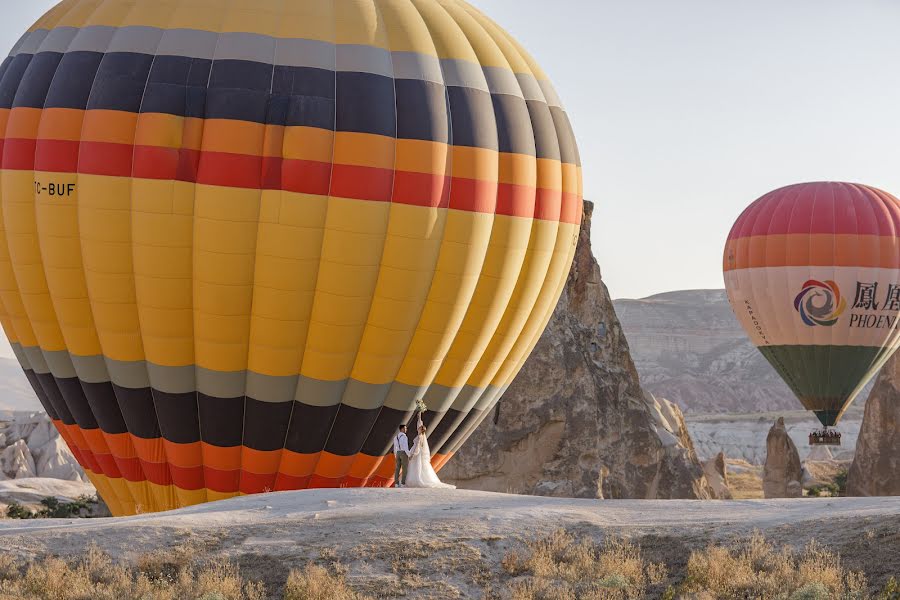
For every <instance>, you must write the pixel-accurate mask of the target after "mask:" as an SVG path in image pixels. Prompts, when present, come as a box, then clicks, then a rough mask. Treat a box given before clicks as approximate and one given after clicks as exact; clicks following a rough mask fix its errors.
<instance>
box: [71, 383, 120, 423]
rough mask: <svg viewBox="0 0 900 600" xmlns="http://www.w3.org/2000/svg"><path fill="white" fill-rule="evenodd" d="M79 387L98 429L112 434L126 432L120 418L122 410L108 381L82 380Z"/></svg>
mask: <svg viewBox="0 0 900 600" xmlns="http://www.w3.org/2000/svg"><path fill="white" fill-rule="evenodd" d="M81 389H82V390H84V396H85V398H87V401H88V405H89V406H90V409H91V413H92V414H93V415H94V419H95V420H96V421H97V425H98V426H99V427H100V429H102V430H103V431H104V432H105V433H112V434H119V433H127V432H128V427H126V426H125V419H123V418H122V411H121V410H120V409H119V401H118V400H117V399H116V393H115V391H113V386H112V384H111V383H110V382H108V381H106V382H102V383H87V382H84V381H82V382H81Z"/></svg>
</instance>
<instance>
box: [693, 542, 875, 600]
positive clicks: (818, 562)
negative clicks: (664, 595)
mask: <svg viewBox="0 0 900 600" xmlns="http://www.w3.org/2000/svg"><path fill="white" fill-rule="evenodd" d="M866 587H867V585H866V579H865V577H864V576H863V575H862V574H861V573H858V572H855V571H848V570H846V569H844V568H843V566H842V565H841V561H840V558H839V557H838V556H837V555H836V554H834V553H832V552H830V551H829V550H826V549H824V548H823V547H821V546H820V545H819V544H817V543H815V542H813V543H810V544H809V545H807V546H806V548H804V549H803V551H802V552H800V553H796V552H794V551H793V550H792V549H790V548H789V547H783V548H781V549H777V548H775V547H774V546H773V545H771V544H770V543H769V542H767V541H766V540H765V538H763V537H762V535H761V534H760V533H758V532H757V533H754V534H753V535H752V536H751V537H750V538H749V539H748V540H747V541H746V542H744V543H742V544H741V545H739V546H737V547H735V548H724V547H720V546H709V547H708V548H707V549H706V550H703V551H695V552H692V553H691V556H690V558H689V559H688V564H687V577H686V579H685V581H684V582H683V584H682V586H681V588H682V589H681V591H684V592H694V593H699V592H709V593H712V594H713V595H714V596H715V597H717V598H776V597H786V598H789V599H790V600H816V599H818V598H822V599H830V598H864V597H865V594H866Z"/></svg>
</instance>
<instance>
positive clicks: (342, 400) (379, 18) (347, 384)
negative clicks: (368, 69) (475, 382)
mask: <svg viewBox="0 0 900 600" xmlns="http://www.w3.org/2000/svg"><path fill="white" fill-rule="evenodd" d="M369 1H370V2H371V3H372V8H373V10H374V12H375V14H376V15H377V16H376V17H375V18H376V22H379V23H382V24H384V26H385V27H387V24H386V23H384V19H383V16H382V15H381V13H380V11H379V9H378V3H377V2H376V1H375V0H369ZM357 10H360V8H359V7H357ZM335 35H337V30H335ZM381 35H383V36H386V35H387V33H386V32H383V33H382V34H381ZM376 36H377V34H376ZM379 37H380V36H379ZM335 41H336V42H337V40H335ZM386 45H387V46H388V48H387V52H388V55H389V56H390V42H389V41H388V43H387V44H386ZM335 47H337V44H336V45H335ZM391 65H392V73H391V89H392V91H393V101H394V107H393V109H394V138H393V140H394V143H393V153H394V157H393V161H392V163H393V169H392V170H391V193H390V196H389V199H388V204H391V203H392V202H393V196H394V190H395V186H396V177H395V176H394V172H395V170H396V167H397V141H396V140H397V108H396V103H397V87H396V83H395V81H394V72H393V62H392V63H391ZM338 69H340V65H339V64H338V63H337V62H336V63H335V72H337V71H338ZM335 77H337V76H335ZM335 99H336V102H338V101H339V100H337V93H335ZM336 107H337V104H336ZM335 131H337V114H335ZM335 135H337V134H336V133H335ZM390 217H391V213H390V208H388V214H387V218H386V219H385V224H384V237H383V238H382V245H381V257H380V258H379V260H378V266H377V269H376V270H377V271H378V275H376V278H375V283H374V284H373V287H372V290H371V294H370V296H369V307H368V310H367V311H366V312H367V316H366V323H365V324H363V326H362V327H361V328H360V334H359V339H358V340H357V342H356V355H355V356H354V358H353V362H352V363H351V364H350V368H349V371H348V373H347V378H346V380H345V382H344V387H343V389H342V391H341V397H340V399H338V402H337V409H336V411H335V414H334V416H333V417H332V419H331V423H330V424H329V426H328V433H327V434H326V435H325V439H324V442H323V445H322V450H321V451H320V452H319V454H318V456H317V457H316V459H315V462H314V464H313V468H312V473H311V475H310V477H311V479H310V481H311V482H312V481H313V480H316V482H317V483H319V482H320V481H321V480H322V479H325V477H324V476H322V475H319V469H320V465H321V464H322V459H323V458H328V457H326V456H325V455H326V454H328V448H329V442H331V441H332V433H333V432H334V428H335V426H336V425H338V421H339V419H340V418H341V409H342V408H344V410H345V411H346V410H347V409H346V408H345V407H346V406H347V405H346V404H345V399H346V398H347V391H348V388H350V387H351V386H352V377H353V375H352V374H353V368H354V366H355V364H356V361H357V359H358V358H359V352H360V350H361V345H362V342H363V339H364V337H365V330H366V329H367V327H368V319H369V316H370V315H371V310H372V305H373V304H374V301H375V294H376V292H377V286H378V277H379V276H380V273H381V269H382V266H383V262H384V251H385V248H386V247H387V237H388V232H389V231H390ZM344 475H346V473H344ZM338 480H339V479H338ZM321 482H322V483H325V482H324V481H321Z"/></svg>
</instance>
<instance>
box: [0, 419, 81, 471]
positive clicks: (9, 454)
mask: <svg viewBox="0 0 900 600" xmlns="http://www.w3.org/2000/svg"><path fill="white" fill-rule="evenodd" d="M29 477H45V478H52V479H66V480H69V481H79V482H83V481H87V478H86V476H85V474H84V471H83V470H82V469H81V467H80V466H79V465H78V463H77V461H76V460H75V457H74V456H73V455H72V452H71V451H70V450H69V448H68V446H66V444H65V442H64V441H63V439H62V438H61V437H60V436H59V432H58V431H56V428H55V427H54V426H53V423H51V422H50V418H49V417H47V415H46V414H44V413H15V414H14V416H12V418H11V420H7V421H0V480H4V479H22V478H29Z"/></svg>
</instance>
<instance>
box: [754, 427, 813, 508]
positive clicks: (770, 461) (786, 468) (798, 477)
mask: <svg viewBox="0 0 900 600" xmlns="http://www.w3.org/2000/svg"><path fill="white" fill-rule="evenodd" d="M802 480H803V467H802V465H801V464H800V454H799V453H798V452H797V446H795V445H794V442H793V440H791V436H789V435H788V433H787V430H786V429H785V426H784V418H783V417H779V418H778V420H777V421H775V424H774V425H772V428H771V429H769V435H768V436H767V437H766V464H765V468H764V469H763V494H764V495H765V497H766V498H799V497H801V496H802V495H803V487H802V485H801V481H802Z"/></svg>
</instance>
